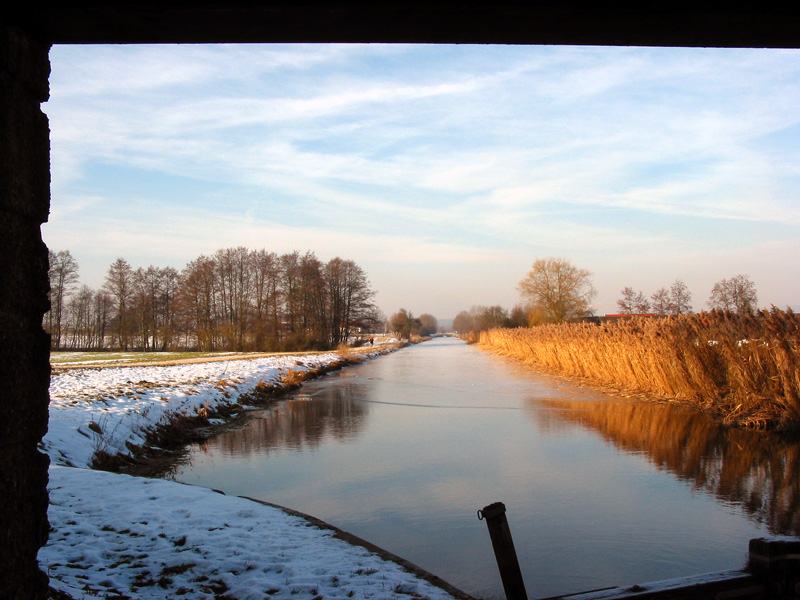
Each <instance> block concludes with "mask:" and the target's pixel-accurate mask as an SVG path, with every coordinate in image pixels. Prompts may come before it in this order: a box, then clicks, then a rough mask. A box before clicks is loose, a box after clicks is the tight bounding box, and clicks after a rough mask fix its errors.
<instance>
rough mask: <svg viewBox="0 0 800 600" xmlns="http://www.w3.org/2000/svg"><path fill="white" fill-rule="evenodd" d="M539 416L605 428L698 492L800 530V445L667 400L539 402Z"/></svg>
mask: <svg viewBox="0 0 800 600" xmlns="http://www.w3.org/2000/svg"><path fill="white" fill-rule="evenodd" d="M538 402H539V403H540V404H543V405H545V406H548V407H550V408H552V409H555V410H550V411H544V412H543V413H540V414H538V415H537V421H538V422H539V423H540V425H543V426H544V427H543V429H545V430H547V429H549V427H550V426H552V424H551V423H548V420H550V419H552V420H553V421H555V422H561V423H571V424H577V425H579V426H581V427H583V428H586V429H588V430H591V431H596V432H598V433H600V434H601V435H602V436H603V438H604V439H605V440H607V441H608V442H609V443H611V444H612V445H613V446H614V447H616V448H618V449H620V450H622V451H624V452H628V453H633V454H637V455H643V456H644V457H646V458H647V460H649V461H650V462H651V463H652V464H653V465H655V466H656V467H657V468H658V469H661V470H665V471H668V472H670V473H673V474H674V475H675V476H677V477H678V478H679V479H681V480H684V481H687V482H689V483H690V484H691V485H692V487H693V489H695V490H697V491H702V492H704V493H708V494H712V495H713V496H715V497H716V498H718V499H719V500H721V501H724V502H728V503H731V504H734V505H738V506H740V507H742V508H743V509H744V510H745V511H746V512H747V514H748V515H749V516H750V518H752V519H754V520H756V521H757V522H759V523H763V524H765V525H766V526H767V527H768V528H769V530H770V532H771V533H773V534H775V535H800V445H798V444H797V443H790V442H788V441H786V440H782V439H780V438H778V437H770V436H766V435H762V434H758V433H754V432H749V431H742V430H738V429H727V428H723V427H720V426H719V425H717V424H716V423H715V422H713V421H712V420H711V419H710V418H708V417H707V416H706V415H702V414H698V413H696V412H693V411H689V410H686V409H682V408H680V407H675V406H669V405H664V404H655V403H653V404H650V403H633V402H609V401H601V402H593V401H586V400H581V401H573V400H553V399H548V400H540V401H538Z"/></svg>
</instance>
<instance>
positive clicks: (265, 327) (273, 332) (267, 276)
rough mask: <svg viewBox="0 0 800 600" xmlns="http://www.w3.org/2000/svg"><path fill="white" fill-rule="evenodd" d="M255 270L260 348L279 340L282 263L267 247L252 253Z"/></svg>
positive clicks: (257, 346) (256, 323) (255, 316)
mask: <svg viewBox="0 0 800 600" xmlns="http://www.w3.org/2000/svg"><path fill="white" fill-rule="evenodd" d="M251 262H252V269H253V280H252V281H253V319H254V324H253V329H254V334H255V340H254V344H255V347H256V349H257V350H266V349H268V348H269V347H270V346H271V347H275V345H276V344H277V342H278V335H279V334H278V326H279V324H280V321H279V316H278V315H279V306H280V293H279V285H280V265H279V261H278V255H277V254H275V253H274V252H267V251H266V250H256V251H255V252H253V253H252V254H251Z"/></svg>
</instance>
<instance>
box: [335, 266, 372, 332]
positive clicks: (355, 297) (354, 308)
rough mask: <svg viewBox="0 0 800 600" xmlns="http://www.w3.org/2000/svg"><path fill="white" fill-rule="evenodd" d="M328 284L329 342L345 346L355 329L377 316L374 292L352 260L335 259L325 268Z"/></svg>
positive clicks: (365, 276) (364, 274)
mask: <svg viewBox="0 0 800 600" xmlns="http://www.w3.org/2000/svg"><path fill="white" fill-rule="evenodd" d="M324 273H325V283H326V289H327V294H328V315H329V318H330V324H331V326H330V328H329V342H330V344H331V345H332V346H337V345H338V344H340V343H342V342H346V341H347V340H348V339H349V337H350V334H351V333H352V331H353V328H354V327H358V326H360V325H361V321H362V320H363V319H365V318H366V317H369V316H370V315H371V313H372V312H374V304H373V302H372V299H373V297H374V296H375V292H373V291H372V289H371V288H370V285H369V280H368V279H367V275H366V273H364V271H363V269H361V267H359V266H358V265H357V264H356V263H354V262H353V261H352V260H342V259H341V258H339V257H336V258H333V259H331V260H330V261H328V263H327V264H326V265H325V269H324Z"/></svg>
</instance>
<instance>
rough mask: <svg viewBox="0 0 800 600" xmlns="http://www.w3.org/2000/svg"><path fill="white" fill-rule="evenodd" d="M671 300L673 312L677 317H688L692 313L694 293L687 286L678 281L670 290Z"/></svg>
mask: <svg viewBox="0 0 800 600" xmlns="http://www.w3.org/2000/svg"><path fill="white" fill-rule="evenodd" d="M669 299H670V302H671V303H672V312H673V314H676V315H688V314H691V312H692V293H691V292H690V291H689V288H688V287H686V284H685V283H683V281H681V280H680V279H676V280H675V281H674V282H673V283H672V285H671V286H670V288H669Z"/></svg>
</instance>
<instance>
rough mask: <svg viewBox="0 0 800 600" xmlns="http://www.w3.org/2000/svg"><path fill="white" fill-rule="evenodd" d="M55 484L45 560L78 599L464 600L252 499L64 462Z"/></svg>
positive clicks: (53, 471)
mask: <svg viewBox="0 0 800 600" xmlns="http://www.w3.org/2000/svg"><path fill="white" fill-rule="evenodd" d="M49 489H50V509H49V512H48V517H49V519H50V523H51V527H52V531H51V533H50V539H49V541H48V543H47V545H46V546H44V547H43V548H42V549H41V550H40V552H39V563H40V566H41V568H42V569H43V570H44V571H45V572H47V573H48V574H49V576H50V578H51V580H50V582H51V586H52V587H54V588H56V589H58V590H61V591H64V592H66V593H68V594H70V595H71V596H72V597H73V598H75V599H76V600H83V599H87V600H88V599H93V598H107V597H131V598H148V599H149V598H153V599H156V598H176V597H186V598H192V599H193V600H195V599H199V600H204V599H208V600H211V599H213V598H218V597H221V596H223V597H225V598H236V599H237V600H251V599H252V600H256V599H258V600H263V599H265V598H273V599H275V600H320V599H322V598H325V599H326V600H349V599H356V600H367V599H368V600H384V599H389V598H399V597H404V598H406V599H408V597H409V596H410V597H412V598H428V599H430V600H453V597H452V596H451V595H449V594H448V593H447V592H445V591H444V590H443V589H441V588H438V587H436V586H434V585H433V584H431V583H429V582H427V581H425V580H424V579H420V578H419V577H417V576H415V575H414V574H412V573H409V572H408V571H406V570H405V569H404V568H403V567H401V566H400V565H398V564H396V563H394V562H391V561H387V560H384V559H382V558H381V557H379V556H378V555H376V554H374V553H372V552H369V551H368V550H366V549H365V548H362V547H361V546H355V545H351V544H349V543H347V542H346V541H344V540H342V539H339V538H336V537H333V533H332V532H331V531H330V530H326V529H321V528H319V527H316V526H313V525H311V524H310V523H309V522H308V521H306V520H305V519H303V518H301V517H298V516H293V515H289V514H287V513H285V512H284V511H282V510H280V509H278V508H274V507H270V506H265V505H262V504H259V503H257V502H254V501H251V500H246V499H244V498H236V497H231V496H225V495H223V494H220V493H218V492H214V491H212V490H208V489H205V488H199V487H193V486H189V485H184V484H180V483H175V482H170V481H164V480H160V479H145V478H140V477H131V476H128V475H118V474H113V473H106V472H102V471H92V470H88V469H77V468H70V467H58V466H54V467H51V468H50V485H49Z"/></svg>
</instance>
